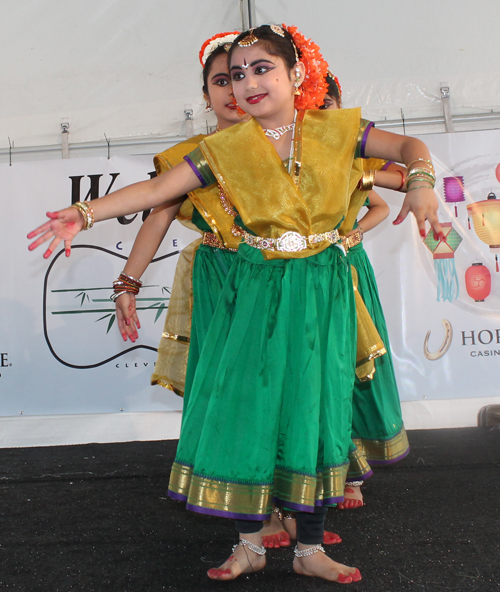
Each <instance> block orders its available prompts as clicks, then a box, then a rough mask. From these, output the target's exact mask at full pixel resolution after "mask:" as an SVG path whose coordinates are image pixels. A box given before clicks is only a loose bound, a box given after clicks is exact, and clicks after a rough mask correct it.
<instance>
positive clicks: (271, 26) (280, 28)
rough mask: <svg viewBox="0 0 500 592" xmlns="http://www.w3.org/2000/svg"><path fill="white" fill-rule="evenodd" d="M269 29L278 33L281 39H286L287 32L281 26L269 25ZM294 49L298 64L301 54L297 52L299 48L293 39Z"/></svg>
mask: <svg viewBox="0 0 500 592" xmlns="http://www.w3.org/2000/svg"><path fill="white" fill-rule="evenodd" d="M269 28H270V29H271V31H272V32H273V33H276V35H279V36H280V37H284V36H285V31H283V29H282V27H280V26H279V25H269ZM292 47H293V52H294V53H295V61H296V62H298V61H299V54H298V52H297V46H296V45H295V42H294V41H293V39H292Z"/></svg>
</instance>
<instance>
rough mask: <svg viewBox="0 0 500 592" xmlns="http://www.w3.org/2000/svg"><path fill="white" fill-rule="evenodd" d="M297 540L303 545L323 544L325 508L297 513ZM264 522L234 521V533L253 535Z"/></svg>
mask: <svg viewBox="0 0 500 592" xmlns="http://www.w3.org/2000/svg"><path fill="white" fill-rule="evenodd" d="M295 516H296V518H297V540H298V541H299V542H301V543H302V544H304V545H318V544H321V543H322V542H323V530H324V523H325V516H326V508H325V507H323V506H316V507H315V508H314V513H313V512H297V513H296V514H295ZM263 524H264V522H263V521H261V520H258V521H256V520H235V521H234V526H235V528H236V532H239V533H240V534H253V533H256V532H259V531H260V530H261V528H262V526H263Z"/></svg>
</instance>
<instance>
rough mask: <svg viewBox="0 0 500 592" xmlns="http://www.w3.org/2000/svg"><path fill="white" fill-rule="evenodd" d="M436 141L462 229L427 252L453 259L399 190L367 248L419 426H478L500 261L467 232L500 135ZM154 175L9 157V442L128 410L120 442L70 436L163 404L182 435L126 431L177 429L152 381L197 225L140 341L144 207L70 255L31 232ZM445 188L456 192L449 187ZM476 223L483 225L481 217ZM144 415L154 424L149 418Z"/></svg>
mask: <svg viewBox="0 0 500 592" xmlns="http://www.w3.org/2000/svg"><path fill="white" fill-rule="evenodd" d="M425 141H426V142H427V144H428V145H429V147H430V148H431V152H432V153H433V158H434V161H435V163H436V171H437V175H438V182H437V186H436V188H437V192H438V194H439V198H440V219H441V220H442V221H443V222H446V223H448V224H449V223H451V224H452V227H450V226H446V227H445V228H446V231H447V233H448V235H449V236H448V242H449V243H450V244H451V245H452V248H451V249H450V248H448V246H447V245H446V244H445V245H436V244H431V242H432V241H431V242H430V243H429V247H430V248H431V249H432V250H433V251H434V252H437V253H439V252H440V251H443V252H448V253H450V252H451V253H452V254H453V255H454V256H453V257H452V258H445V259H436V261H438V269H437V272H436V268H435V266H434V259H433V252H431V250H430V249H429V248H427V247H426V246H424V245H423V244H422V242H421V240H420V238H419V237H418V235H417V229H416V225H415V223H414V221H413V220H411V221H410V220H407V221H406V222H405V223H404V224H402V225H401V226H399V227H393V226H392V224H391V223H390V220H393V219H394V218H395V216H396V214H397V212H398V211H399V207H400V203H401V196H400V195H399V194H396V193H392V192H384V191H382V192H381V194H382V195H383V196H384V198H385V199H387V201H388V203H389V204H390V205H391V210H392V211H391V217H390V218H389V219H388V220H387V221H386V222H384V223H383V224H382V225H381V226H379V227H378V228H377V229H375V230H374V231H372V232H371V233H368V234H367V236H366V240H365V246H366V249H367V251H368V252H369V255H370V258H371V260H372V263H373V266H374V269H375V271H376V275H377V279H378V282H379V289H380V294H381V298H382V301H383V304H384V308H385V310H386V316H387V322H388V326H389V334H390V336H391V340H392V343H391V346H392V349H393V355H394V360H395V366H396V372H397V377H398V381H399V386H400V394H401V399H402V401H403V408H404V411H405V414H409V417H408V418H407V425H408V427H448V426H451V425H474V424H475V418H476V415H477V411H478V410H479V408H480V407H481V406H482V405H484V404H486V403H489V402H494V401H496V400H498V399H497V398H498V397H499V389H498V386H497V384H498V381H497V380H496V371H497V369H498V366H499V363H500V273H498V272H497V271H496V270H495V254H494V253H493V252H492V250H491V249H490V247H489V246H488V245H486V244H484V243H483V242H481V241H480V240H479V238H478V236H477V234H476V231H475V230H474V226H473V224H472V221H471V229H470V230H469V227H468V218H467V205H469V204H472V203H473V202H478V201H482V200H485V199H486V198H487V196H488V194H490V193H491V192H493V193H495V192H496V193H497V194H498V196H499V197H500V181H499V177H500V174H499V172H498V169H497V166H498V163H500V132H498V131H490V132H469V133H461V134H451V135H450V134H443V135H433V136H426V137H425ZM152 171H153V167H152V164H151V159H150V158H149V157H116V158H111V159H110V160H106V159H103V158H92V159H90V158H89V159H74V160H73V159H71V160H65V161H48V162H34V163H19V164H15V165H13V166H12V167H9V166H7V165H1V166H0V188H1V189H0V190H1V197H0V199H1V205H2V217H1V219H0V232H1V236H2V246H3V249H2V253H3V257H2V274H1V277H2V282H1V285H0V290H1V296H0V297H1V308H0V310H1V313H0V416H2V417H3V418H4V419H6V420H7V419H9V422H4V424H3V425H4V428H5V426H11V427H10V428H9V429H10V430H11V431H10V432H9V433H11V434H13V433H14V432H16V430H17V432H16V433H17V435H16V437H14V436H12V437H5V436H4V438H3V439H1V438H0V446H1V445H2V444H3V445H4V446H9V445H24V444H23V443H27V442H28V443H30V444H44V443H52V440H50V438H49V439H47V438H46V437H45V436H44V437H43V438H41V439H40V440H37V439H36V437H34V436H32V434H30V433H29V432H30V430H32V428H28V425H30V424H28V423H27V421H26V420H28V417H27V416H29V417H31V419H32V420H33V421H35V419H36V418H38V419H40V422H41V423H40V422H39V423H38V424H37V425H38V427H39V428H40V430H42V431H43V430H46V425H47V424H45V426H44V427H40V426H42V423H43V421H44V417H45V418H46V417H47V416H58V415H64V416H66V417H68V416H70V417H71V418H72V421H73V423H74V420H75V418H77V417H79V418H89V417H94V416H95V414H110V415H111V414H117V415H116V416H115V415H113V418H114V419H113V422H114V423H113V429H111V428H109V426H108V428H106V429H109V431H110V432H112V436H108V438H112V440H106V439H105V437H104V436H102V438H103V439H100V436H99V434H97V433H96V432H95V430H94V431H92V430H90V432H89V433H90V434H91V435H87V436H86V438H90V439H85V437H84V436H83V435H81V434H78V435H75V436H74V437H73V439H72V438H71V437H70V436H68V438H67V439H66V440H64V443H71V442H78V441H92V440H94V441H95V440H99V441H113V440H115V441H118V440H120V439H122V438H120V436H119V435H118V434H117V432H118V431H119V428H117V427H116V426H117V425H125V423H126V422H125V419H123V420H120V419H116V417H118V415H120V414H121V415H122V416H123V417H125V416H127V417H129V418H130V417H132V416H133V417H135V416H134V415H133V414H137V417H139V415H141V414H144V413H146V414H147V413H152V414H155V413H156V414H157V413H161V412H165V413H167V414H174V415H175V417H176V420H175V422H174V423H175V426H174V427H173V428H172V430H173V431H171V432H168V430H170V429H171V428H170V427H169V428H168V429H167V433H165V430H164V431H162V430H161V428H160V429H156V428H158V425H156V428H154V429H151V422H149V424H148V422H146V424H147V425H146V426H145V427H143V428H141V429H140V430H138V431H136V432H134V436H133V437H132V436H129V439H134V438H137V439H148V437H151V438H157V437H176V435H177V430H178V420H179V412H180V409H181V408H182V401H181V400H180V399H179V398H178V397H177V396H176V395H174V394H173V393H171V392H170V391H167V390H165V389H163V388H161V387H151V386H150V385H149V379H150V375H151V373H152V371H153V366H154V361H155V357H156V352H155V349H156V346H157V344H158V341H159V338H160V334H161V330H162V327H163V320H164V313H165V309H166V307H167V306H168V296H169V289H170V287H171V285H172V278H173V272H174V269H175V265H176V262H177V253H178V252H179V250H180V249H182V248H183V247H184V246H186V245H187V244H188V243H189V242H191V240H193V239H194V238H196V235H195V233H192V232H190V231H188V230H186V229H185V228H184V227H182V226H181V225H179V224H178V223H177V222H176V223H174V225H173V226H172V228H171V230H170V231H169V233H168V234H167V237H166V238H165V240H164V242H163V244H162V246H161V247H160V251H159V252H158V254H157V256H156V259H155V262H154V263H153V264H152V265H151V266H150V268H149V269H148V271H147V272H146V274H145V276H144V278H143V279H144V288H143V289H142V291H141V294H140V300H139V308H140V310H139V315H140V318H141V324H142V329H141V330H140V338H139V341H138V342H136V343H135V344H131V343H130V342H127V343H124V342H123V341H122V339H121V336H120V335H119V332H118V330H117V326H116V322H115V315H114V305H112V303H111V301H110V300H109V294H110V293H111V288H110V286H111V283H112V281H113V279H115V278H116V277H117V276H118V274H119V273H120V271H121V270H122V268H123V266H124V260H125V258H126V257H127V255H128V254H129V252H130V249H131V247H132V244H133V240H134V238H135V236H136V234H137V231H138V229H139V227H140V224H141V219H142V215H141V214H139V215H137V216H129V217H127V219H123V220H111V221H107V222H104V223H100V224H97V225H96V226H95V227H94V228H93V229H92V230H91V231H90V232H86V233H81V234H80V235H79V237H78V239H77V240H76V243H75V247H74V249H73V251H72V254H71V257H70V258H69V259H66V257H65V256H64V253H62V252H58V253H56V255H55V257H54V258H53V259H51V260H49V261H47V260H44V259H43V258H42V251H41V250H38V251H36V252H34V253H30V252H28V250H27V244H28V241H26V239H25V238H24V236H25V235H26V233H27V232H28V231H30V230H32V229H33V228H34V227H35V226H37V225H38V224H39V223H41V222H42V221H43V220H44V218H45V212H46V211H47V210H56V209H60V208H63V207H66V206H68V205H69V204H70V203H71V200H72V198H73V199H75V198H77V197H79V198H80V199H84V198H85V197H86V196H87V194H88V192H89V191H90V192H91V195H92V196H93V197H97V196H102V195H104V194H105V193H106V192H107V191H109V190H115V189H118V188H119V187H122V186H124V185H128V184H130V183H133V182H137V181H140V180H143V179H147V178H149V176H150V173H152ZM453 176H455V177H457V176H461V177H463V184H464V188H465V191H464V199H465V201H459V202H456V203H447V202H446V201H445V198H446V196H445V193H444V190H443V180H444V178H445V177H453ZM448 194H449V195H448V197H447V198H448V199H449V197H450V195H451V189H450V190H449V191H448ZM490 197H492V196H491V195H490ZM490 203H491V204H493V203H499V208H500V202H495V201H494V200H493V199H490ZM455 205H456V208H457V212H456V213H457V215H456V216H455ZM494 216H495V214H493V216H492V215H490V214H487V215H486V216H485V218H484V224H486V225H491V224H493V226H495V224H496V228H497V230H496V231H497V232H498V227H499V226H500V215H498V214H497V215H496V218H495V217H494ZM476 223H479V224H480V225H482V224H483V218H482V217H481V216H480V219H479V222H478V221H477V220H476ZM450 233H451V234H450ZM460 238H461V241H460ZM453 239H454V241H453ZM443 261H444V262H445V263H442V262H443ZM440 262H441V263H440ZM479 263H480V264H482V265H475V266H473V264H479ZM453 264H454V269H455V271H456V281H457V284H454V283H453V278H454V276H453ZM439 266H441V268H439ZM443 266H444V267H443ZM471 266H473V267H474V268H475V269H473V270H472V271H474V272H475V271H477V269H480V271H481V272H482V274H483V279H482V280H481V278H480V280H481V281H483V282H486V284H485V287H483V288H482V294H481V295H482V298H478V296H477V294H476V295H475V297H471V296H469V294H468V291H467V289H468V288H467V286H469V291H470V290H471V289H472V288H471V285H472V284H471V282H472V280H470V279H469V280H467V282H466V279H465V278H466V273H467V270H468V269H470V268H471ZM444 272H446V273H448V274H449V276H450V277H449V287H450V286H451V288H452V290H451V292H452V291H453V290H455V292H456V289H457V287H458V293H456V294H451V296H450V298H451V299H450V300H442V299H441V301H437V294H438V276H439V275H440V274H441V276H443V274H444ZM468 273H472V272H471V271H469V272H468ZM488 275H489V278H490V279H489V280H488ZM443 277H444V276H443ZM488 281H490V284H491V285H490V287H489V288H488ZM476 283H477V282H476ZM480 292H481V290H480ZM476 300H484V301H479V302H477V301H476ZM428 331H430V335H429V338H428V343H427V349H426V351H425V352H424V342H425V339H426V335H427V333H428ZM447 401H449V402H451V403H452V404H449V403H447ZM464 409H465V410H466V411H464ZM127 414H128V415H127ZM131 414H132V415H131ZM20 415H22V418H23V419H22V420H21V423H22V422H24V427H23V428H22V430H21V435H19V425H20V424H18V423H17V422H14V423H13V420H14V417H15V416H17V417H19V416H20ZM41 416H44V417H41ZM141 417H142V418H143V417H144V416H143V415H141ZM117 421H118V422H120V421H122V424H119V423H118V424H117V423H116V422H117ZM127 421H128V420H127ZM161 421H163V420H161ZM139 423H141V425H143V424H144V420H143V419H141V420H140V422H139ZM70 424H71V422H70V423H69V424H67V425H70ZM80 425H82V424H80ZM88 425H90V423H89V424H88ZM148 425H149V428H148ZM163 425H164V426H165V425H166V424H165V423H164V424H163ZM168 425H171V424H168ZM172 425H174V424H172ZM5 429H6V428H5ZM54 429H56V428H54ZM73 429H74V428H71V430H73ZM124 429H125V428H124ZM148 429H149V430H150V431H149V432H148ZM7 431H8V430H7ZM77 431H78V430H76V432H77ZM5 433H7V432H5V430H4V434H5ZM9 438H10V439H9ZM123 438H127V436H126V435H124V436H123Z"/></svg>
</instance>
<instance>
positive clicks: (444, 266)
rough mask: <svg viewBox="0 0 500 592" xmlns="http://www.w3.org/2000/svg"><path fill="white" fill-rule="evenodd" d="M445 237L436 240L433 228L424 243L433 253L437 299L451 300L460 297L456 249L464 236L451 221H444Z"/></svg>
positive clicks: (442, 225) (442, 224)
mask: <svg viewBox="0 0 500 592" xmlns="http://www.w3.org/2000/svg"><path fill="white" fill-rule="evenodd" d="M441 227H442V229H443V234H444V237H443V238H442V239H438V240H436V239H435V238H434V231H433V230H432V228H431V229H430V230H429V232H428V233H427V235H426V237H425V239H424V245H425V246H426V247H427V248H428V249H429V251H430V252H431V253H432V258H433V259H434V269H435V270H436V278H437V300H438V302H439V301H440V300H441V299H442V300H448V301H449V302H451V301H452V300H454V299H455V298H458V293H459V284H458V276H457V270H456V268H455V251H456V250H457V249H458V247H459V245H460V243H461V242H462V237H461V236H460V235H459V234H458V232H457V231H456V230H455V229H454V228H453V224H452V223H451V222H442V223H441Z"/></svg>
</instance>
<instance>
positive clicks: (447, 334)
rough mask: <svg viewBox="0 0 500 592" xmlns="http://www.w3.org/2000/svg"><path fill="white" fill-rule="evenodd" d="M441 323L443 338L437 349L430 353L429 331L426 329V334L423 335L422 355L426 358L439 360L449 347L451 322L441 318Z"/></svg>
mask: <svg viewBox="0 0 500 592" xmlns="http://www.w3.org/2000/svg"><path fill="white" fill-rule="evenodd" d="M441 324H442V325H443V329H444V339H443V343H442V344H441V345H440V346H439V349H438V350H437V351H435V352H434V353H431V352H430V351H429V348H428V345H429V337H430V335H431V332H430V331H427V335H426V336H425V339H424V356H425V357H426V358H427V359H428V360H433V361H434V360H439V358H442V357H443V356H444V354H445V353H446V352H447V351H448V350H449V349H450V345H451V342H452V340H453V327H452V326H451V323H450V321H448V319H441Z"/></svg>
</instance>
